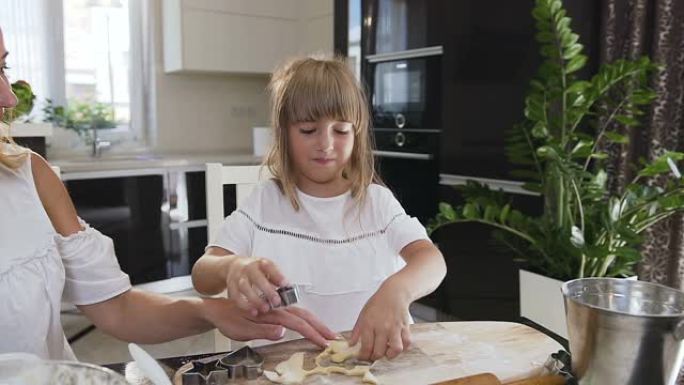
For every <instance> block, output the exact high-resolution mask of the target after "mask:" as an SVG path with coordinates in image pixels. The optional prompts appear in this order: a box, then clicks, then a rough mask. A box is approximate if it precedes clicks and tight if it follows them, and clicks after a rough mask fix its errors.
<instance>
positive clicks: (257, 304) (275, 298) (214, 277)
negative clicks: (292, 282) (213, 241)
mask: <svg viewBox="0 0 684 385" xmlns="http://www.w3.org/2000/svg"><path fill="white" fill-rule="evenodd" d="M192 284H193V286H195V288H196V289H197V291H198V292H200V293H202V294H208V295H213V294H218V293H220V292H222V291H223V290H228V295H229V297H230V298H232V299H234V300H235V301H236V303H237V304H238V306H239V307H240V308H242V309H244V310H247V311H249V312H250V313H251V314H252V315H257V314H258V313H259V312H261V313H267V312H269V311H270V310H271V305H274V306H276V305H279V304H280V296H279V295H278V293H277V292H276V289H277V288H278V287H280V286H284V285H287V281H286V280H285V277H284V276H283V274H282V273H281V272H280V270H278V267H276V265H275V264H274V263H273V262H272V261H270V260H268V259H264V258H254V257H244V256H239V255H235V254H234V253H233V252H232V251H230V250H226V249H224V248H221V247H210V248H209V249H208V250H207V252H206V253H205V254H204V255H203V256H202V257H201V258H200V259H199V260H198V261H197V262H196V263H195V266H193V268H192ZM261 293H263V296H262V295H261Z"/></svg>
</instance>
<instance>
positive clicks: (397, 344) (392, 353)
mask: <svg viewBox="0 0 684 385" xmlns="http://www.w3.org/2000/svg"><path fill="white" fill-rule="evenodd" d="M403 351H404V342H403V341H402V338H401V331H397V332H396V333H391V334H390V338H389V342H388V345H387V358H389V359H392V358H394V357H396V356H398V355H399V354H400V353H401V352H403Z"/></svg>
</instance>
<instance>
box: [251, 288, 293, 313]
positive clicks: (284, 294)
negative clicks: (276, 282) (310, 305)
mask: <svg viewBox="0 0 684 385" xmlns="http://www.w3.org/2000/svg"><path fill="white" fill-rule="evenodd" d="M276 293H278V296H279V297H280V304H278V305H274V304H272V303H271V301H268V304H269V305H270V306H271V309H275V308H279V307H286V306H290V305H294V304H296V303H297V302H298V301H299V292H297V286H281V287H279V288H278V289H276ZM259 297H261V298H262V299H264V300H265V299H266V295H265V294H263V293H261V294H260V295H259Z"/></svg>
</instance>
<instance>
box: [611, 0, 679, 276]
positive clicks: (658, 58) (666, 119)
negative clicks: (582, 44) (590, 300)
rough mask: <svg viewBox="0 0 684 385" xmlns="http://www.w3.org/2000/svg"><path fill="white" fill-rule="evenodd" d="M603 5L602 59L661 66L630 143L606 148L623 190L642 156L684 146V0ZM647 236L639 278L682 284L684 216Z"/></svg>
mask: <svg viewBox="0 0 684 385" xmlns="http://www.w3.org/2000/svg"><path fill="white" fill-rule="evenodd" d="M601 7H602V9H601V35H600V36H601V37H600V39H601V41H600V50H601V57H600V60H601V63H609V62H612V61H614V60H617V59H620V58H625V59H636V58H638V57H640V56H643V55H647V56H649V57H650V58H651V59H652V60H653V61H654V62H656V63H658V64H660V65H661V66H662V70H660V71H659V72H658V73H657V74H655V75H654V76H653V78H652V79H651V87H652V88H653V90H654V91H656V93H657V94H658V97H657V99H656V100H655V102H654V103H653V105H652V106H651V107H650V110H649V111H648V113H647V115H646V117H645V119H644V121H643V125H642V126H641V127H639V128H637V129H635V130H633V131H632V132H631V133H630V143H629V144H628V145H623V146H607V148H606V151H608V152H609V153H610V155H611V157H610V159H611V164H610V165H609V175H611V178H612V179H611V181H610V188H611V190H613V191H620V190H621V189H622V188H623V187H624V185H625V184H626V183H628V182H629V181H630V180H631V179H632V177H633V176H634V173H635V170H634V169H633V168H632V167H630V165H632V164H637V162H638V160H639V159H640V158H645V159H649V160H652V159H655V158H657V157H658V156H659V155H662V154H663V153H664V152H665V151H673V150H675V151H684V1H682V0H602V3H601ZM659 182H661V181H658V180H655V181H653V183H659ZM644 235H645V236H644V245H643V250H642V253H643V256H644V260H643V262H642V263H641V264H640V266H639V269H638V272H639V278H640V279H642V280H645V281H652V282H658V283H662V284H665V285H668V286H671V287H675V288H678V289H684V216H682V215H679V216H676V217H673V218H671V219H669V220H667V221H664V222H661V223H660V224H659V225H657V226H654V227H652V228H651V229H650V230H649V231H648V232H647V233H646V234H644Z"/></svg>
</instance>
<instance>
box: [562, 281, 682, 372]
mask: <svg viewBox="0 0 684 385" xmlns="http://www.w3.org/2000/svg"><path fill="white" fill-rule="evenodd" d="M562 291H563V296H564V298H565V312H566V315H567V322H568V335H569V342H570V353H571V354H572V367H573V372H574V374H575V376H576V377H577V378H578V379H579V383H580V385H613V384H615V385H618V384H619V385H643V384H649V385H665V384H667V385H669V384H674V383H675V381H676V379H677V375H678V373H679V369H680V367H681V365H682V360H683V359H684V345H683V344H682V339H684V293H683V292H681V291H679V290H675V289H672V288H669V287H666V286H662V285H658V284H654V283H649V282H642V281H633V280H628V279H617V278H582V279H576V280H572V281H568V282H566V283H564V284H563V288H562Z"/></svg>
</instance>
